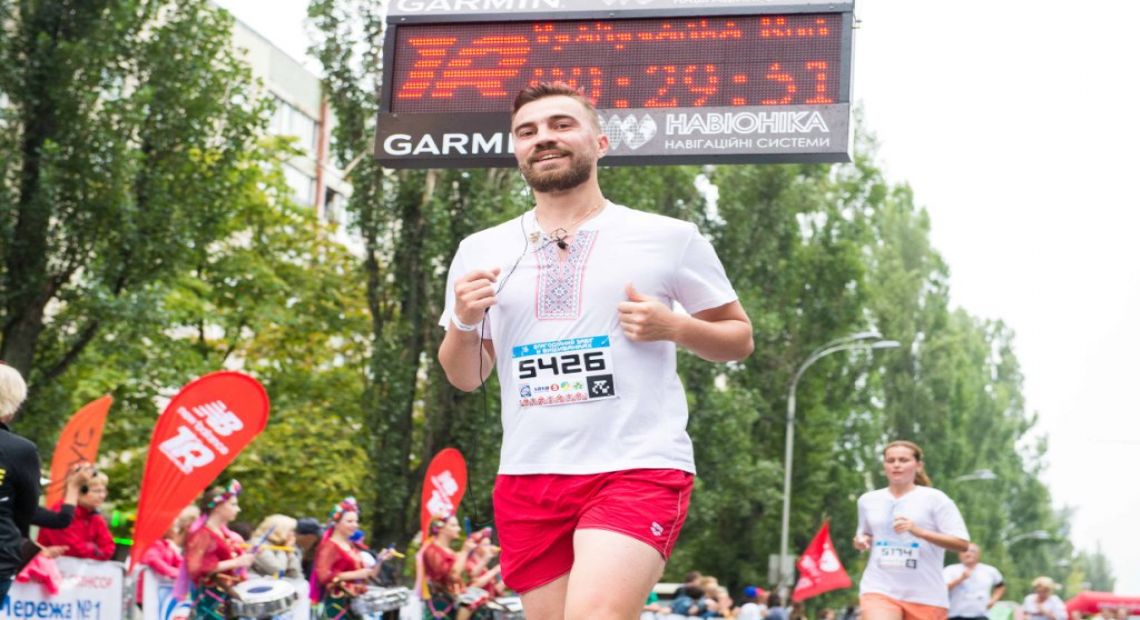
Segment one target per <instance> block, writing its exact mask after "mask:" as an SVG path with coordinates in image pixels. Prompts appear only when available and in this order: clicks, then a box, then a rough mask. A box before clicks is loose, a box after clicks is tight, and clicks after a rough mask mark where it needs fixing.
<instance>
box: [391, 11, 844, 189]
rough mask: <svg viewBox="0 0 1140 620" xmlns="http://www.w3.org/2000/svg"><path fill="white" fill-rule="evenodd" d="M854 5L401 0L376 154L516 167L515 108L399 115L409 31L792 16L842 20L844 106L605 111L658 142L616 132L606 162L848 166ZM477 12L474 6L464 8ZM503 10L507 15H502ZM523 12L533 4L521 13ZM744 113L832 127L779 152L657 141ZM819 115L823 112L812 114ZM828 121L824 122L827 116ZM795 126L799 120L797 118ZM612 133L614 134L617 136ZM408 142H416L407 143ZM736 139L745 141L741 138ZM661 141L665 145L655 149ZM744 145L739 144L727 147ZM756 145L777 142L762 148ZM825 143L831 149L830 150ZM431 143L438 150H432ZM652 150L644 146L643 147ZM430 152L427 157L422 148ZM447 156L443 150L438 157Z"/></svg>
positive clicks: (433, 163)
mask: <svg viewBox="0 0 1140 620" xmlns="http://www.w3.org/2000/svg"><path fill="white" fill-rule="evenodd" d="M554 4H559V5H562V6H564V5H567V4H573V5H574V7H573V8H566V9H558V10H556V11H555V12H551V11H549V10H547V11H533V10H526V7H534V6H539V5H546V6H553V5H554ZM854 4H855V3H854V0H843V1H831V2H819V1H817V0H781V1H780V2H762V1H760V2H757V1H756V0H750V1H745V2H734V1H733V0H707V1H704V2H699V3H698V2H695V1H694V0H399V1H395V0H394V1H393V2H392V6H391V9H390V11H389V14H388V19H387V30H386V32H385V38H384V51H383V53H384V59H385V62H384V65H383V75H382V77H381V89H380V112H379V115H378V118H377V128H376V140H375V148H374V156H375V157H376V159H377V160H378V161H380V163H381V164H382V165H384V166H387V167H391V168H488V167H514V166H515V165H516V162H515V159H514V155H513V153H512V149H511V141H510V132H509V123H510V111H509V110H504V111H503V112H501V113H499V112H469V113H466V114H458V113H454V112H446V113H415V114H413V113H404V114H401V113H394V112H392V111H391V100H392V95H393V94H392V88H393V84H392V82H393V77H392V76H393V72H394V69H395V62H394V61H392V60H391V59H394V58H395V57H396V42H397V32H398V30H399V28H400V26H402V25H417V24H469V23H506V22H525V21H572V20H607V21H608V20H626V19H645V18H686V17H724V16H734V15H744V16H763V15H790V14H805V13H808V14H816V13H820V14H840V15H841V28H842V31H841V34H840V67H839V89H838V95H839V101H837V102H836V103H831V104H804V105H789V106H784V105H765V106H739V107H715V108H714V107H688V108H620V109H600V110H598V112H599V116H600V117H601V119H602V122H603V126H606V124H607V122H610V123H611V124H612V122H613V121H612V120H611V119H617V120H618V122H619V123H620V121H622V120H625V121H626V122H627V123H628V122H630V121H629V120H628V119H629V117H630V116H633V117H635V118H639V119H641V122H647V121H646V120H645V119H646V118H649V119H652V120H651V121H648V122H650V123H651V124H652V125H653V126H654V134H653V135H654V138H653V140H651V141H650V142H649V143H647V144H639V145H636V146H633V145H630V146H629V147H627V148H625V149H624V150H623V148H622V146H623V145H622V144H621V140H620V139H617V140H615V137H619V136H615V135H613V134H610V135H611V152H610V153H609V154H607V155H606V157H605V158H603V159H602V161H601V163H602V164H603V165H668V164H716V163H845V162H849V161H851V155H850V149H851V146H852V143H853V139H852V132H853V125H852V122H851V109H852V101H851V99H852V56H853V47H854V34H853V31H854V23H855V17H854ZM409 6H415V7H420V8H422V9H423V10H419V11H412V12H408V11H406V10H402V9H401V7H405V8H406V7H409ZM464 7H470V9H471V10H456V9H463V8H464ZM494 7H499V10H494ZM519 7H523V8H522V9H521V10H520V9H519ZM670 113H672V114H679V113H685V114H701V113H705V114H722V115H723V114H733V113H736V114H741V113H752V114H758V113H764V114H771V113H783V114H785V115H786V116H782V117H781V118H785V119H798V120H797V122H800V121H802V120H803V119H804V118H811V119H814V120H815V125H816V126H819V125H820V124H823V125H824V126H825V127H826V131H825V132H822V134H820V135H817V136H815V137H814V138H813V139H812V140H808V141H807V142H806V143H805V142H803V141H802V140H801V138H790V137H789V136H788V135H784V137H782V138H772V139H771V140H770V141H780V142H789V143H793V146H790V147H781V146H772V145H771V144H769V142H770V141H769V142H761V141H760V140H759V139H757V140H755V141H752V140H749V138H748V137H732V136H730V137H723V136H715V137H714V136H709V137H693V138H686V140H693V141H696V142H701V141H704V142H705V143H706V145H707V146H706V148H703V149H702V148H694V149H691V150H683V151H678V152H662V150H663V149H664V150H666V151H668V150H675V149H671V148H670V147H669V145H670V144H672V145H676V144H677V142H675V141H668V140H667V138H666V137H665V136H664V135H662V140H660V141H656V128H657V127H660V126H661V125H662V124H663V123H664V122H665V120H664V117H665V115H667V114H670ZM813 113H815V115H814V116H812V114H813ZM817 117H818V118H817ZM789 122H791V121H789ZM607 133H609V132H607ZM405 137H406V139H405ZM733 140H735V141H736V142H732V141H733ZM653 141H656V143H654V142H653ZM729 144H736V145H737V146H736V147H735V148H732V147H729V148H725V145H729ZM753 144H757V145H758V144H767V145H768V147H767V148H759V147H758V146H757V147H756V148H754V147H753V146H752V145H753ZM821 145H822V146H821ZM424 146H427V147H428V148H426V149H425V148H423V147H424ZM643 148H644V149H645V150H640V149H643ZM415 151H421V152H415ZM433 151H438V152H433Z"/></svg>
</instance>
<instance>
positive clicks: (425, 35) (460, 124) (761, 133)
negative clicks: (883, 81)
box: [375, 0, 855, 168]
mask: <svg viewBox="0 0 1140 620" xmlns="http://www.w3.org/2000/svg"><path fill="white" fill-rule="evenodd" d="M388 7H389V8H388V17H387V27H386V30H385V32H384V53H383V68H382V71H383V74H382V76H381V88H380V93H379V95H380V101H379V103H380V106H379V107H380V110H379V112H378V114H377V118H376V141H375V154H376V159H377V161H378V162H379V163H380V164H381V165H383V166H386V167H391V168H438V167H465V168H471V167H513V166H516V165H517V162H516V160H515V144H514V136H513V135H512V134H511V131H510V123H511V107H512V105H513V104H514V100H515V97H516V96H517V95H518V93H519V91H521V90H523V89H524V88H526V87H528V86H531V85H533V84H536V83H540V82H564V83H566V84H568V85H570V86H572V87H574V88H576V89H578V90H580V91H581V92H582V93H583V94H584V95H586V96H587V97H588V98H590V99H591V100H592V101H593V103H594V107H595V108H596V109H597V114H598V126H599V127H600V128H601V130H602V132H603V133H605V135H606V139H607V142H608V146H607V150H606V154H605V157H603V158H602V160H601V162H600V163H601V165H605V166H614V165H619V166H620V165H638V166H640V165H661V164H716V163H769V162H845V161H850V160H851V154H850V150H851V144H852V140H851V136H852V133H853V132H852V123H851V101H852V98H851V58H852V51H853V42H854V24H855V15H854V0H389V4H388Z"/></svg>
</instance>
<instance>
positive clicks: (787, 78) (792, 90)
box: [760, 62, 796, 105]
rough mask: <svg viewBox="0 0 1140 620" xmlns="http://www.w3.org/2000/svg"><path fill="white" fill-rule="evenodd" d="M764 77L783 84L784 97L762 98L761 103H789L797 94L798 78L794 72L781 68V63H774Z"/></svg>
mask: <svg viewBox="0 0 1140 620" xmlns="http://www.w3.org/2000/svg"><path fill="white" fill-rule="evenodd" d="M764 77H765V78H766V79H768V80H771V81H772V82H776V83H777V84H780V85H781V86H783V91H784V93H783V96H782V97H775V98H769V99H762V100H761V101H760V103H762V104H764V105H788V104H790V103H791V102H792V96H793V95H795V94H796V80H795V78H793V77H792V74H790V73H787V72H785V71H783V70H782V69H780V63H778V62H774V63H772V64H771V65H770V66H769V67H768V73H767V74H765V75H764Z"/></svg>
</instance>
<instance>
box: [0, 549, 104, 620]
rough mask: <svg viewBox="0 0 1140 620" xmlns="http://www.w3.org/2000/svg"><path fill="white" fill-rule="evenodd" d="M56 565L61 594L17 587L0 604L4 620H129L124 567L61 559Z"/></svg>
mask: <svg viewBox="0 0 1140 620" xmlns="http://www.w3.org/2000/svg"><path fill="white" fill-rule="evenodd" d="M56 565H57V566H58V567H59V573H60V576H61V577H62V578H61V579H60V583H59V584H58V585H59V592H58V593H57V594H54V595H50V594H48V592H47V590H46V589H44V586H43V585H41V584H39V583H18V582H17V583H13V584H12V589H11V590H9V591H8V596H7V597H5V598H4V600H3V602H0V619H2V620H7V619H8V618H20V619H21V620H23V619H25V618H35V619H39V618H52V619H54V618H58V619H60V620H121V619H122V618H123V617H124V616H125V615H124V614H123V567H122V565H121V564H119V563H117V562H96V561H94V560H80V559H78V558H68V557H61V558H59V559H57V560H56Z"/></svg>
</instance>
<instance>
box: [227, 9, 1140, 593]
mask: <svg viewBox="0 0 1140 620" xmlns="http://www.w3.org/2000/svg"><path fill="white" fill-rule="evenodd" d="M218 2H219V4H221V5H222V6H224V7H226V8H228V9H230V10H231V11H233V12H234V14H235V15H237V17H238V18H239V19H241V20H243V21H245V22H246V23H247V24H249V25H250V26H252V27H253V28H254V29H255V30H257V31H258V32H260V33H261V34H262V35H264V36H265V37H267V38H268V39H270V40H271V41H273V42H274V43H276V44H277V45H278V46H279V47H281V48H282V49H284V50H285V51H286V52H288V53H290V54H292V55H293V56H294V57H296V58H298V59H302V60H303V55H304V50H305V48H306V46H307V45H308V41H307V39H306V37H305V29H304V25H303V20H304V18H305V9H306V6H307V4H308V2H307V0H218ZM856 15H857V16H858V18H859V19H860V20H861V24H860V26H859V30H858V31H857V33H856V39H855V41H856V51H855V79H854V88H855V97H856V99H857V100H858V101H860V102H861V103H862V105H863V109H864V111H865V115H866V122H867V126H868V127H869V128H870V129H871V130H872V131H873V132H875V133H876V134H877V135H878V138H879V141H880V143H881V148H880V156H879V160H880V164H881V165H882V166H883V167H884V168H885V169H886V170H887V172H888V175H889V177H890V178H891V179H892V180H893V181H895V182H900V183H901V182H906V183H909V184H910V185H911V186H912V187H913V188H914V192H915V196H916V198H917V200H918V202H919V203H920V204H921V205H923V206H924V207H925V208H927V209H928V210H929V212H930V214H931V219H932V222H933V232H932V234H933V241H934V245H935V247H936V248H937V249H938V250H939V251H940V252H941V253H942V255H943V256H944V257H945V259H946V261H947V262H948V264H949V265H950V269H951V289H952V295H953V300H954V303H955V304H957V305H960V306H962V307H964V308H965V309H967V310H968V311H969V312H970V313H972V314H974V315H976V316H981V317H986V318H993V319H1001V320H1003V321H1004V322H1005V323H1006V324H1008V325H1009V326H1010V327H1012V328H1013V329H1014V330H1015V332H1016V334H1017V338H1016V350H1017V354H1018V357H1019V359H1020V361H1021V364H1022V368H1023V371H1024V373H1025V376H1026V382H1025V393H1026V396H1027V398H1028V403H1029V407H1030V409H1031V411H1035V412H1037V413H1038V414H1039V416H1040V421H1039V425H1038V430H1039V432H1041V433H1044V434H1045V435H1047V436H1048V438H1049V445H1050V449H1049V457H1048V461H1049V469H1048V471H1047V473H1046V476H1045V480H1046V482H1047V483H1048V484H1049V486H1050V488H1051V489H1052V492H1053V497H1054V498H1055V501H1056V503H1057V504H1058V505H1059V506H1060V505H1069V506H1074V507H1076V508H1077V509H1078V512H1077V516H1076V520H1075V532H1074V542H1075V543H1076V544H1077V545H1078V546H1080V547H1084V548H1090V549H1091V548H1093V547H1095V546H1096V544H1097V543H1098V542H1099V543H1100V544H1101V545H1102V546H1103V549H1104V551H1105V553H1106V554H1107V555H1108V556H1109V558H1110V559H1111V560H1112V564H1113V568H1114V570H1115V573H1116V576H1117V588H1116V589H1117V592H1121V593H1126V594H1135V595H1140V537H1137V536H1136V525H1135V524H1136V522H1137V519H1140V484H1137V482H1136V480H1135V477H1136V474H1137V472H1138V471H1140V466H1138V461H1140V410H1138V409H1140V408H1138V407H1137V404H1136V403H1137V400H1136V397H1135V395H1134V391H1133V388H1134V387H1135V386H1136V384H1133V381H1137V382H1138V384H1140V380H1138V377H1137V371H1138V370H1140V364H1137V362H1136V358H1137V353H1138V352H1140V332H1138V330H1137V324H1138V323H1140V243H1138V242H1137V241H1136V240H1135V239H1134V237H1135V235H1136V234H1137V231H1138V230H1140V209H1138V207H1140V199H1138V198H1137V191H1136V189H1134V185H1135V177H1136V176H1137V175H1138V173H1140V170H1138V164H1140V125H1138V122H1140V115H1138V114H1137V113H1136V109H1137V105H1138V102H1140V79H1138V78H1137V69H1136V63H1137V61H1138V60H1140V36H1137V35H1136V33H1135V32H1134V29H1135V26H1136V24H1138V23H1140V3H1137V2H1125V1H1116V2H1110V1H1108V0H1085V1H1084V2H1081V3H1079V4H1078V3H1071V2H1065V3H1062V2H1059V1H1052V0H1035V1H1030V0H1002V1H1000V2H998V1H994V0H989V1H987V2H982V1H980V0H958V1H956V2H953V3H949V2H933V1H929V0H857V3H856ZM306 64H307V66H309V67H310V68H314V69H315V63H313V62H312V61H311V60H310V61H307V62H306ZM927 449H929V450H937V449H938V448H937V446H927ZM935 475H936V473H935ZM1020 544H1036V543H1033V542H1028V543H1024V542H1023V543H1020Z"/></svg>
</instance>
